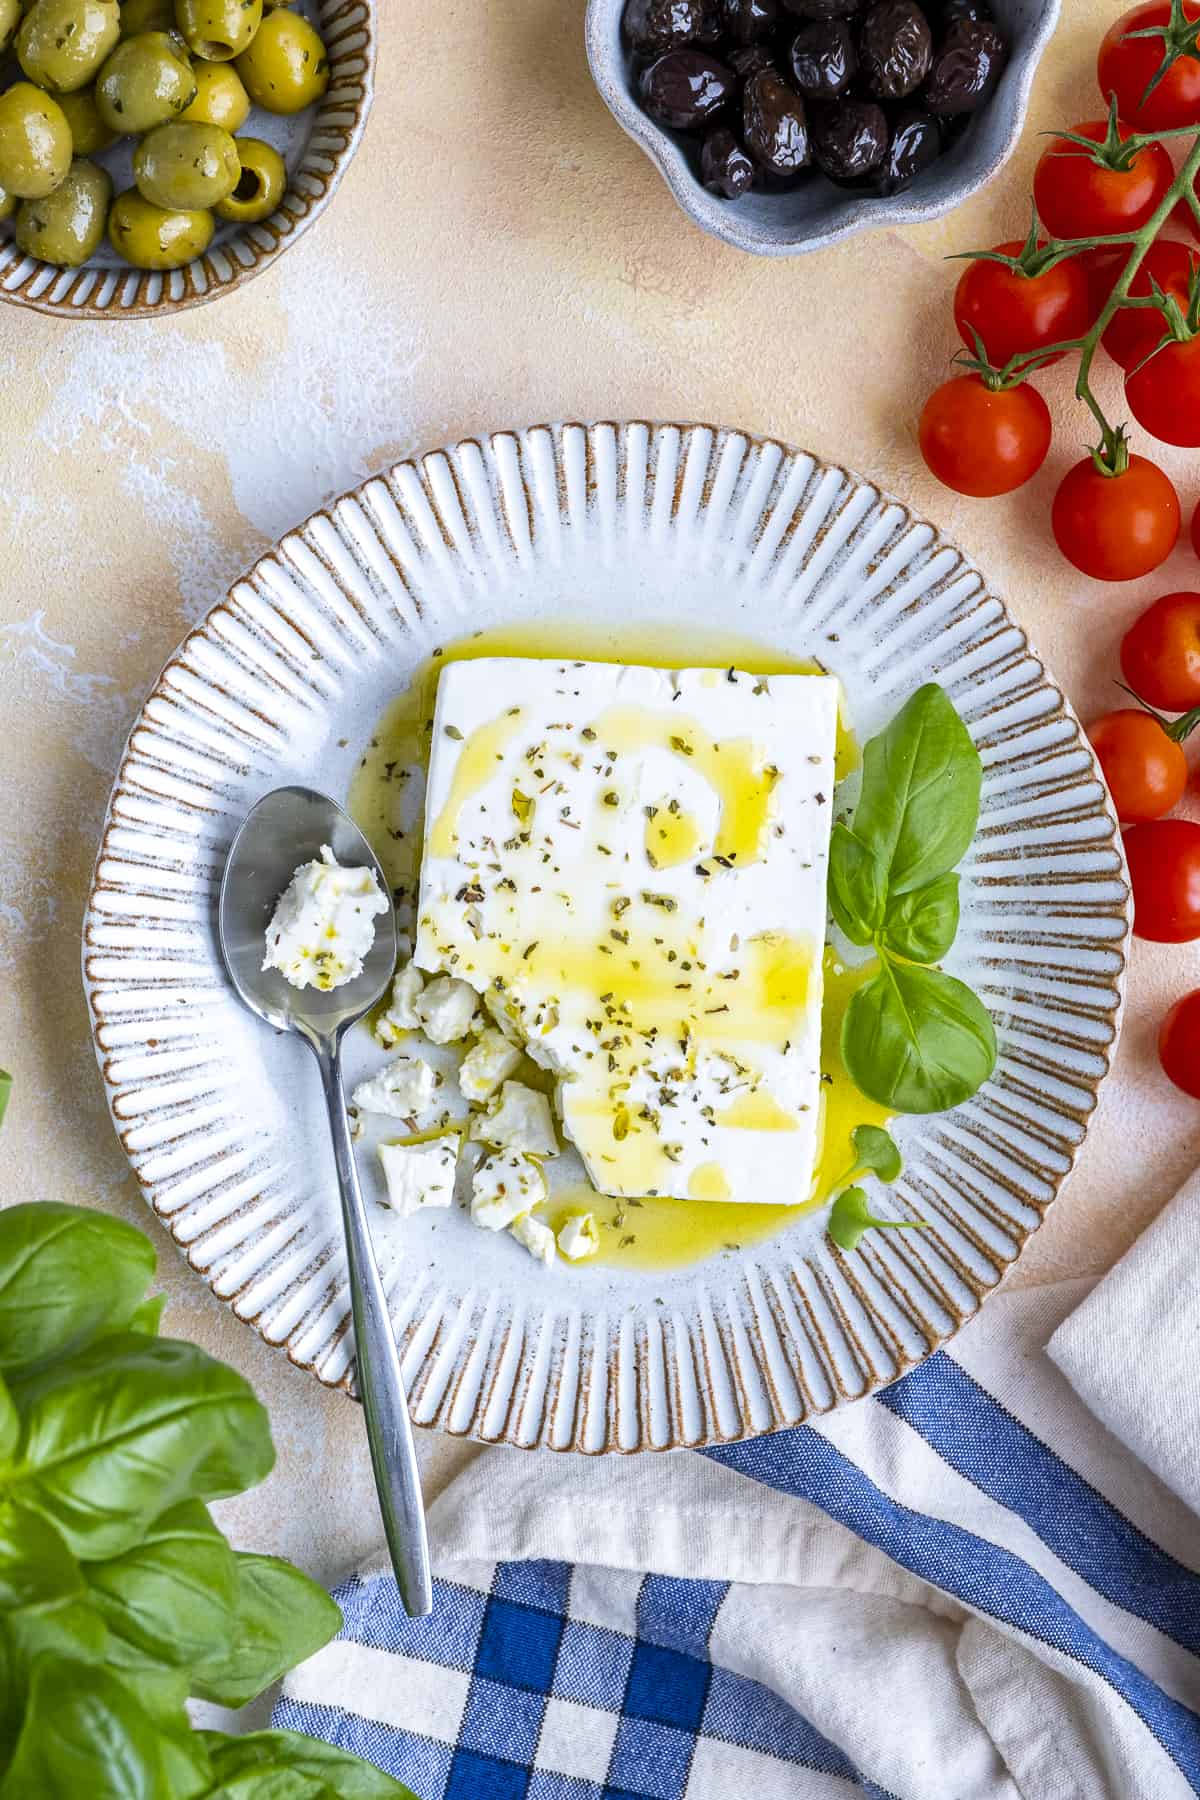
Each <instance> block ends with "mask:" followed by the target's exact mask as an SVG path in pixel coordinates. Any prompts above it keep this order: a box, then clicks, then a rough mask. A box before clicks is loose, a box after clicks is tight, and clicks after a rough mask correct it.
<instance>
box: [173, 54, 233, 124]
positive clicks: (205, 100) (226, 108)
mask: <svg viewBox="0 0 1200 1800" xmlns="http://www.w3.org/2000/svg"><path fill="white" fill-rule="evenodd" d="M192 74H193V75H194V76H195V77H196V98H195V99H194V100H193V101H192V104H191V105H190V106H189V107H188V108H187V109H186V111H184V112H181V113H180V115H179V116H180V118H181V119H187V120H189V122H192V123H195V124H197V125H219V126H220V127H221V129H222V131H240V130H241V128H242V126H243V125H244V124H245V123H246V120H247V119H248V118H249V116H250V96H249V94H248V93H247V92H246V90H245V88H244V87H243V86H242V78H241V76H240V75H239V74H238V72H237V70H236V69H235V68H234V66H233V64H232V63H220V62H205V60H204V58H203V57H200V58H198V59H197V61H195V62H194V63H193V64H192Z"/></svg>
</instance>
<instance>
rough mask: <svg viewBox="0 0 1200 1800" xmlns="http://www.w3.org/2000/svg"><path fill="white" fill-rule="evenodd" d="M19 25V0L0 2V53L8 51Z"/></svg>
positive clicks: (0, 0) (1, 0)
mask: <svg viewBox="0 0 1200 1800" xmlns="http://www.w3.org/2000/svg"><path fill="white" fill-rule="evenodd" d="M20 23H21V0H0V51H4V50H7V49H8V46H9V45H10V44H11V43H12V41H13V38H14V37H15V36H16V32H17V26H18V25H19V24H20Z"/></svg>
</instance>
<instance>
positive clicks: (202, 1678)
mask: <svg viewBox="0 0 1200 1800" xmlns="http://www.w3.org/2000/svg"><path fill="white" fill-rule="evenodd" d="M236 1561H237V1591H236V1596H235V1600H234V1618H233V1627H232V1631H231V1633H230V1636H229V1637H228V1639H227V1641H226V1642H225V1643H224V1644H223V1645H221V1646H220V1647H219V1648H218V1649H216V1650H214V1651H213V1652H212V1654H211V1655H209V1656H208V1657H206V1658H205V1659H204V1660H202V1661H197V1662H195V1663H194V1664H193V1666H192V1689H191V1691H192V1693H193V1694H194V1695H195V1696H196V1698H197V1699H198V1700H213V1701H216V1703H217V1704H218V1705H219V1706H243V1705H244V1704H245V1703H246V1701H247V1700H253V1698H254V1696H255V1695H256V1694H261V1693H262V1691H263V1689H264V1688H265V1687H269V1686H270V1684H271V1683H272V1682H273V1681H277V1680H278V1679H279V1677H280V1676H281V1675H282V1674H284V1673H285V1672H286V1671H287V1670H288V1669H291V1668H294V1667H295V1666H296V1664H297V1663H301V1662H303V1661H304V1659H305V1658H306V1657H308V1656H312V1655H313V1654H314V1653H315V1652H316V1651H317V1650H319V1649H320V1648H321V1646H322V1644H327V1643H328V1642H329V1640H330V1639H331V1638H334V1637H336V1636H337V1634H338V1632H339V1631H340V1630H341V1629H342V1615H341V1612H340V1611H339V1609H338V1606H337V1603H336V1602H335V1601H333V1600H331V1599H330V1598H329V1595H328V1594H327V1593H326V1592H325V1589H324V1588H323V1587H318V1585H317V1583H316V1582H315V1581H311V1580H310V1579H309V1577H308V1576H307V1575H305V1574H304V1573H303V1571H302V1570H300V1569H295V1568H293V1567H292V1565H291V1563H286V1562H281V1561H280V1560H279V1559H278V1557H274V1556H250V1555H247V1554H245V1553H241V1554H239V1555H238V1557H237V1559H236Z"/></svg>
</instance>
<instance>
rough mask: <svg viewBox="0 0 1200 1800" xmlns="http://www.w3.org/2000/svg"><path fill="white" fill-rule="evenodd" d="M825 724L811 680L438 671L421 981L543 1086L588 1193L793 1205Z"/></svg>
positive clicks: (820, 847) (711, 674) (579, 670)
mask: <svg viewBox="0 0 1200 1800" xmlns="http://www.w3.org/2000/svg"><path fill="white" fill-rule="evenodd" d="M837 707H838V684H837V682H836V681H835V680H833V679H832V678H830V677H827V676H820V675H771V676H762V675H753V674H747V673H744V672H742V671H739V670H737V669H729V670H712V669H679V670H668V669H650V668H640V667H631V666H623V665H620V664H608V663H583V662H580V663H570V662H559V661H548V660H541V659H523V658H502V659H493V658H483V659H480V660H479V661H477V662H463V663H453V664H450V665H449V666H448V667H447V668H446V669H444V670H443V672H442V676H441V680H440V683H439V687H438V698H437V707H436V712H435V717H434V722H433V738H432V758H431V765H430V773H429V784H428V791H427V804H426V827H425V849H424V858H423V861H422V865H421V888H420V896H419V902H418V914H417V932H416V948H415V960H416V962H417V963H418V964H419V966H420V967H421V968H422V969H424V970H426V971H427V972H429V973H430V974H438V973H441V974H452V975H454V976H455V977H456V978H457V979H459V980H461V981H465V982H469V983H470V985H471V987H472V988H474V989H475V990H476V991H477V992H478V993H480V994H483V995H486V997H487V1004H488V1008H489V1010H490V1011H491V1013H492V1014H493V1016H494V1017H499V1018H503V1019H504V1020H505V1021H506V1023H508V1024H509V1025H511V1026H513V1027H515V1028H516V1029H517V1031H518V1032H519V1035H520V1036H521V1038H522V1039H523V1041H524V1044H525V1046H526V1048H527V1050H528V1053H529V1054H530V1056H532V1057H533V1058H534V1059H535V1060H536V1061H537V1062H539V1063H540V1064H541V1065H542V1066H543V1067H545V1068H547V1069H549V1070H551V1071H553V1072H554V1073H555V1074H556V1075H557V1076H558V1077H559V1078H560V1079H559V1087H558V1093H557V1099H558V1105H559V1109H560V1112H561V1115H562V1119H563V1125H564V1129H565V1131H566V1134H567V1135H568V1136H569V1137H570V1138H571V1139H572V1140H573V1141H574V1143H575V1145H576V1147H577V1148H578V1150H579V1152H580V1154H581V1155H582V1157H583V1160H584V1162H585V1164H586V1166H587V1171H588V1174H589V1175H590V1177H591V1180H592V1182H593V1184H594V1185H595V1187H596V1188H598V1189H599V1190H600V1191H601V1192H602V1193H607V1194H615V1195H634V1196H636V1195H642V1194H663V1195H669V1196H672V1197H674V1198H677V1199H683V1200H686V1199H694V1200H707V1201H715V1200H736V1201H761V1202H763V1203H773V1204H789V1203H791V1204H796V1203H798V1202H800V1201H803V1200H805V1199H806V1198H807V1197H808V1193H809V1189H810V1186H811V1182H812V1175H813V1166H814V1161H815V1156H816V1149H817V1144H818V1138H819V1124H820V1042H821V973H822V969H821V958H822V949H823V944H824V937H825V919H826V903H825V882H826V867H827V861H828V849H829V831H830V822H831V811H832V807H831V801H832V795H833V784H834V754H835V746H836V730H837Z"/></svg>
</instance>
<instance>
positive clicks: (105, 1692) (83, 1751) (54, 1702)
mask: <svg viewBox="0 0 1200 1800" xmlns="http://www.w3.org/2000/svg"><path fill="white" fill-rule="evenodd" d="M203 1791H204V1789H203V1786H196V1787H191V1788H189V1787H180V1786H178V1785H176V1783H175V1782H174V1781H173V1780H172V1779H171V1777H170V1776H169V1774H168V1772H167V1770H166V1768H165V1767H164V1763H163V1755H162V1747H161V1743H160V1738H159V1732H158V1729H157V1727H156V1726H155V1724H154V1722H153V1721H152V1720H151V1719H150V1718H149V1717H148V1715H147V1714H146V1713H145V1712H144V1711H143V1710H142V1708H141V1707H140V1706H139V1705H138V1702H137V1701H136V1700H135V1698H134V1696H133V1695H132V1694H131V1693H130V1692H129V1690H128V1688H126V1687H124V1686H123V1685H122V1683H121V1682H119V1681H118V1680H117V1679H116V1678H115V1677H114V1676H112V1675H110V1674H109V1673H108V1672H107V1671H106V1670H105V1669H102V1668H96V1667H91V1666H89V1665H88V1664H87V1663H85V1662H79V1661H77V1660H72V1659H68V1658H66V1657H62V1656H49V1655H47V1656H41V1657H39V1658H38V1661H37V1663H36V1664H35V1666H34V1670H33V1675H32V1678H31V1681H30V1692H29V1707H28V1711H27V1712H26V1715H25V1723H24V1726H23V1728H22V1731H21V1736H20V1738H19V1739H18V1741H17V1746H16V1750H15V1752H14V1755H13V1759H12V1762H11V1763H10V1765H9V1768H8V1772H7V1774H6V1775H5V1777H4V1780H3V1782H0V1800H34V1796H35V1795H36V1796H37V1797H38V1800H67V1796H75V1795H78V1796H79V1797H80V1800H83V1796H85V1795H86V1797H87V1800H193V1796H196V1795H199V1794H201V1793H203Z"/></svg>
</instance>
